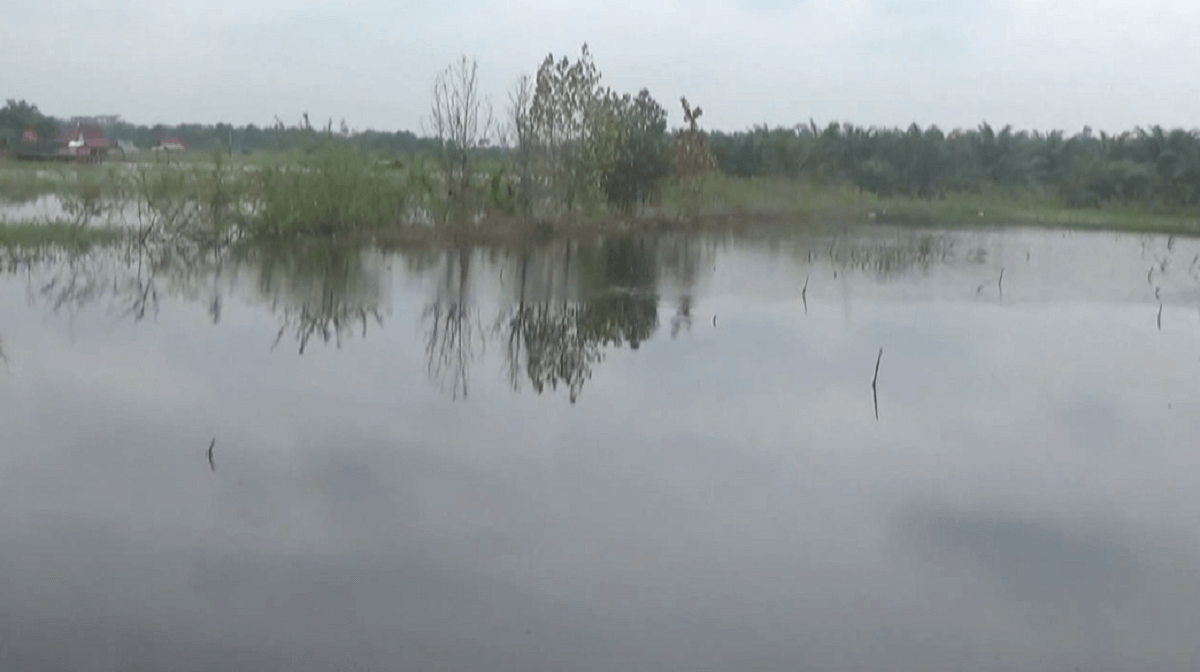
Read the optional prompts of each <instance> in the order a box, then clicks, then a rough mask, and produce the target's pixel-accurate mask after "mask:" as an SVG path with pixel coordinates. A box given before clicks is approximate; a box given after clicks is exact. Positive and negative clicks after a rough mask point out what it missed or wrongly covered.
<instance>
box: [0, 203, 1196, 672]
mask: <svg viewBox="0 0 1200 672" xmlns="http://www.w3.org/2000/svg"><path fill="white" fill-rule="evenodd" d="M5 264H6V268H7V273H6V274H4V275H3V276H2V277H0V344H2V348H3V351H4V356H5V362H4V364H2V365H0V367H2V368H0V427H2V428H3V432H2V434H0V668H2V669H12V670H72V671H75V670H104V671H109V670H112V671H114V672H115V671H131V670H197V671H199V670H223V671H230V670H301V671H307V670H314V671H315V670H483V671H486V672H498V671H505V670H513V671H517V670H521V671H541V670H585V671H592V670H605V671H607V670H614V671H615V670H621V671H629V670H654V671H663V670H679V671H681V672H683V671H686V672H704V671H710V670H711V671H718V670H722V671H724V670H821V671H825V670H888V671H913V672H916V671H921V672H929V671H940V670H947V671H949V670H1016V671H1027V670H1028V671H1035V670H1036V671H1039V672H1040V671H1043V670H1066V671H1071V670H1083V671H1085V672H1090V671H1092V670H1139V671H1142V672H1154V671H1159V670H1161V671H1168V670H1194V669H1198V668H1200V638H1198V637H1196V627H1197V623H1200V488H1197V487H1196V484H1197V482H1198V480H1200V450H1197V446H1198V445H1200V441H1198V438H1200V394H1198V392H1200V241H1197V240H1191V239H1184V238H1179V239H1176V238H1166V237H1157V236H1129V235H1114V234H1107V233H1087V234H1084V233H1062V232H1057V231H1039V230H1019V229H1011V230H1005V231H980V230H974V229H973V230H967V231H956V230H948V229H947V230H917V229H911V228H887V227H875V228H869V227H861V228H853V229H849V230H841V231H835V230H803V231H799V232H795V233H790V234H779V233H778V232H775V233H757V234H756V233H744V234H739V235H736V236H734V235H722V236H710V237H668V238H659V239H646V240H626V241H613V242H608V243H602V242H596V243H588V244H583V243H576V244H572V245H565V244H555V245H550V246H547V247H543V248H537V249H530V250H525V251H519V250H514V251H503V250H468V249H463V250H426V251H421V252H406V253H384V252H380V251H364V252H354V251H344V250H343V251H329V250H322V249H318V248H305V249H283V250H280V249H257V250H248V251H240V252H227V253H223V254H221V255H202V254H199V253H195V252H194V251H191V252H190V251H187V250H179V249H173V250H154V251H140V252H136V253H127V252H126V251H121V252H107V253H93V254H91V255H89V256H86V257H69V256H65V255H55V256H51V257H47V258H42V259H34V260H12V259H10V260H8V261H6V262H5ZM1002 272H1003V276H1002V277H1001V273H1002ZM881 348H882V357H881V358H880V356H879V352H880V349H881ZM877 361H878V362H879V365H878V378H877V383H876V386H875V389H874V392H875V394H873V390H872V385H871V382H872V378H873V377H874V376H875V375H876V363H877ZM876 402H877V403H876ZM210 445H211V446H212V451H211V453H209V452H208V449H209V446H210ZM210 456H211V462H210Z"/></svg>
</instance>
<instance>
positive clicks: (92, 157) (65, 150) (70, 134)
mask: <svg viewBox="0 0 1200 672" xmlns="http://www.w3.org/2000/svg"><path fill="white" fill-rule="evenodd" d="M59 140H60V142H62V146H61V147H60V148H59V150H58V153H59V155H61V156H63V157H66V158H71V159H77V160H82V161H103V160H104V159H105V158H106V157H107V156H108V150H109V149H110V148H111V147H112V144H111V143H109V141H108V138H106V137H104V132H103V131H101V130H100V128H99V127H98V126H84V125H79V126H76V127H75V128H74V129H72V130H68V131H66V132H65V133H63V135H62V137H61V138H60V139H59Z"/></svg>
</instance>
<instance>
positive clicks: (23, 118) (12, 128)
mask: <svg viewBox="0 0 1200 672" xmlns="http://www.w3.org/2000/svg"><path fill="white" fill-rule="evenodd" d="M26 129H33V130H35V131H37V133H38V137H39V139H40V140H42V141H46V140H49V139H52V138H54V137H55V136H56V135H57V134H58V122H56V121H55V120H54V119H53V118H51V117H48V116H46V115H44V114H42V112H41V110H39V109H38V107H37V105H33V104H31V103H28V102H25V101H24V100H13V99H12V98H9V99H8V100H7V101H6V102H5V104H4V107H2V108H0V137H2V138H6V139H8V141H9V142H11V143H13V144H16V143H17V142H19V141H20V140H21V134H22V133H24V132H25V130H26Z"/></svg>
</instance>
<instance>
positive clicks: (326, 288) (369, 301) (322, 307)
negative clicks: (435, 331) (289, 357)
mask: <svg viewBox="0 0 1200 672" xmlns="http://www.w3.org/2000/svg"><path fill="white" fill-rule="evenodd" d="M236 262H237V264H236V266H235V267H248V268H251V269H253V271H254V272H255V273H256V278H255V280H256V282H255V284H254V287H255V290H256V292H257V293H258V295H259V296H260V297H262V298H263V299H265V301H266V303H267V305H268V307H269V308H270V310H271V312H272V313H274V314H275V316H276V318H277V319H278V320H279V332H278V334H277V335H276V336H275V342H274V344H273V345H272V346H271V347H272V348H274V347H276V346H278V345H279V343H280V341H282V340H283V337H284V336H285V335H289V334H290V335H291V337H292V338H294V339H295V341H296V343H297V346H298V351H299V353H300V354H304V351H305V350H306V349H307V347H308V345H309V344H310V343H311V342H312V341H313V339H314V338H315V339H317V340H319V341H320V342H322V343H325V344H329V343H334V344H335V345H336V346H337V347H341V345H342V342H343V341H344V340H345V339H346V338H348V337H349V336H350V335H352V334H354V333H360V334H361V336H362V337H363V338H365V337H366V335H367V328H368V326H369V325H370V323H371V322H374V323H375V324H377V325H379V326H382V325H383V314H382V311H381V308H380V306H381V303H382V297H383V286H384V278H385V271H384V267H383V264H382V263H381V261H380V260H378V259H376V258H375V257H373V256H372V255H371V253H370V252H369V251H366V250H362V249H359V248H347V247H340V246H331V245H317V244H303V245H286V246H260V247H253V248H246V249H244V250H243V251H242V252H241V254H240V255H239V257H238V258H237V259H236ZM209 311H210V314H211V315H212V317H213V321H214V322H216V321H217V320H218V319H219V318H220V294H216V295H215V297H214V299H213V303H212V304H210V308H209Z"/></svg>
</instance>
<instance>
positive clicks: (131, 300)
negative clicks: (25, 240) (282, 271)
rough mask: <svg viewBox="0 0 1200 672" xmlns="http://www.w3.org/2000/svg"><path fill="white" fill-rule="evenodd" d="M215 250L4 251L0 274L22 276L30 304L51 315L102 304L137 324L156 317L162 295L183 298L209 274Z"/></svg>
mask: <svg viewBox="0 0 1200 672" xmlns="http://www.w3.org/2000/svg"><path fill="white" fill-rule="evenodd" d="M221 254H222V253H221V252H219V251H215V250H212V249H205V248H200V247H197V246H193V245H184V244H163V243H156V244H153V245H148V244H137V243H131V244H129V245H127V246H123V247H120V248H95V249H89V250H41V251H37V252H34V253H27V254H15V253H13V252H12V251H8V252H7V253H6V255H5V257H4V270H5V271H6V272H7V273H9V274H22V275H24V276H25V279H26V287H27V291H28V293H29V298H30V300H31V301H43V302H45V303H46V304H47V305H48V306H49V307H50V309H51V311H52V312H53V313H55V314H57V313H59V312H64V311H65V312H66V313H67V314H68V315H69V316H72V317H73V316H74V315H75V314H76V313H78V312H79V311H81V310H83V309H84V308H86V307H88V306H90V305H92V304H96V303H100V302H102V301H107V302H108V303H109V307H110V309H111V310H114V311H115V312H117V313H118V314H120V315H121V316H122V317H131V318H133V319H134V321H141V320H142V319H144V318H145V317H146V316H147V315H153V314H156V313H157V311H158V308H159V304H160V300H161V297H162V296H163V295H164V293H165V292H171V293H175V294H183V295H185V296H186V295H189V294H191V293H192V288H193V287H194V285H195V281H196V279H197V278H200V277H204V276H205V275H207V274H208V273H210V272H211V268H212V266H213V264H214V263H215V260H216V259H217V258H218V257H220V256H221Z"/></svg>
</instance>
